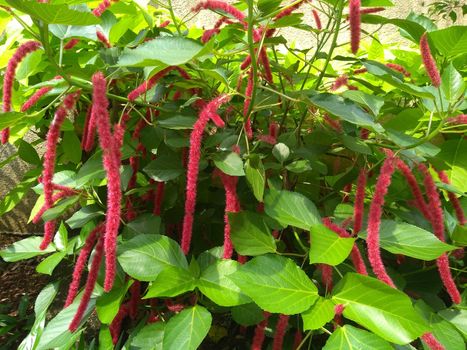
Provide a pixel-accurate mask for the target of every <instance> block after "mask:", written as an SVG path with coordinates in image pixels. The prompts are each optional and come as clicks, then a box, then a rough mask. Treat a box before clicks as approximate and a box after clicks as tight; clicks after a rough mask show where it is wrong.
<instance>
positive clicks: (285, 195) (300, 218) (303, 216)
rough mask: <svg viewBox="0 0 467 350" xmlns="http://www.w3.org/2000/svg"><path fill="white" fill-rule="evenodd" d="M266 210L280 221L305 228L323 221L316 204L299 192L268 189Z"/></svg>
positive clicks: (265, 199)
mask: <svg viewBox="0 0 467 350" xmlns="http://www.w3.org/2000/svg"><path fill="white" fill-rule="evenodd" d="M264 210H265V212H266V214H268V215H269V216H270V217H272V218H273V219H276V220H277V221H279V222H280V223H282V224H284V225H291V226H295V227H299V228H301V229H304V230H309V229H310V227H311V226H313V225H316V224H319V223H321V219H320V215H319V212H318V209H316V206H315V205H314V204H313V202H312V201H310V200H309V199H308V198H306V197H305V196H304V195H302V194H300V193H298V192H289V191H272V190H270V191H268V192H267V193H266V195H265V197H264Z"/></svg>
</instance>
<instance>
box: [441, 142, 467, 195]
mask: <svg viewBox="0 0 467 350" xmlns="http://www.w3.org/2000/svg"><path fill="white" fill-rule="evenodd" d="M437 158H438V159H440V160H441V161H442V162H443V163H446V164H447V165H448V166H449V167H450V168H451V172H450V173H449V180H450V181H451V184H452V185H453V186H454V187H456V188H458V189H459V190H460V191H462V192H467V181H465V179H467V167H466V166H465V164H467V140H465V139H464V138H463V137H459V138H458V139H451V140H447V141H445V142H444V143H443V144H442V146H441V152H439V153H438V154H437Z"/></svg>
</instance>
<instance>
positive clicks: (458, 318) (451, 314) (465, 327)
mask: <svg viewBox="0 0 467 350" xmlns="http://www.w3.org/2000/svg"><path fill="white" fill-rule="evenodd" d="M465 294H466V293H464V295H465ZM438 315H440V316H441V317H442V318H444V319H445V320H446V321H449V322H450V323H451V324H452V325H454V327H456V328H457V330H458V331H459V332H461V334H462V335H463V336H464V338H465V339H466V340H467V310H465V309H445V310H441V311H438Z"/></svg>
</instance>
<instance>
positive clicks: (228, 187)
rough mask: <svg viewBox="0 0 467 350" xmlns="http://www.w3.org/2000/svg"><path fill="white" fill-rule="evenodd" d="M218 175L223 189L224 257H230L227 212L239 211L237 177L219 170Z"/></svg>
mask: <svg viewBox="0 0 467 350" xmlns="http://www.w3.org/2000/svg"><path fill="white" fill-rule="evenodd" d="M219 176H220V178H221V180H222V184H223V185H224V189H225V214H224V222H225V225H224V256H223V258H224V259H231V258H232V254H233V245H232V241H231V239H230V223H229V215H228V213H238V212H239V211H240V202H239V200H238V196H237V182H238V177H236V176H230V175H227V174H224V173H223V172H221V171H219Z"/></svg>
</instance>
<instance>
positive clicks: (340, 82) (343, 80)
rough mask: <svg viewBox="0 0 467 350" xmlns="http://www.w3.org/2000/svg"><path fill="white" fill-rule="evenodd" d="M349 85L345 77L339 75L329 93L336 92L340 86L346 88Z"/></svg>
mask: <svg viewBox="0 0 467 350" xmlns="http://www.w3.org/2000/svg"><path fill="white" fill-rule="evenodd" d="M348 84H349V78H348V77H347V75H341V76H339V77H337V79H336V80H335V81H334V84H332V86H331V91H336V90H338V89H339V88H341V87H342V86H347V85H348Z"/></svg>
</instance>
